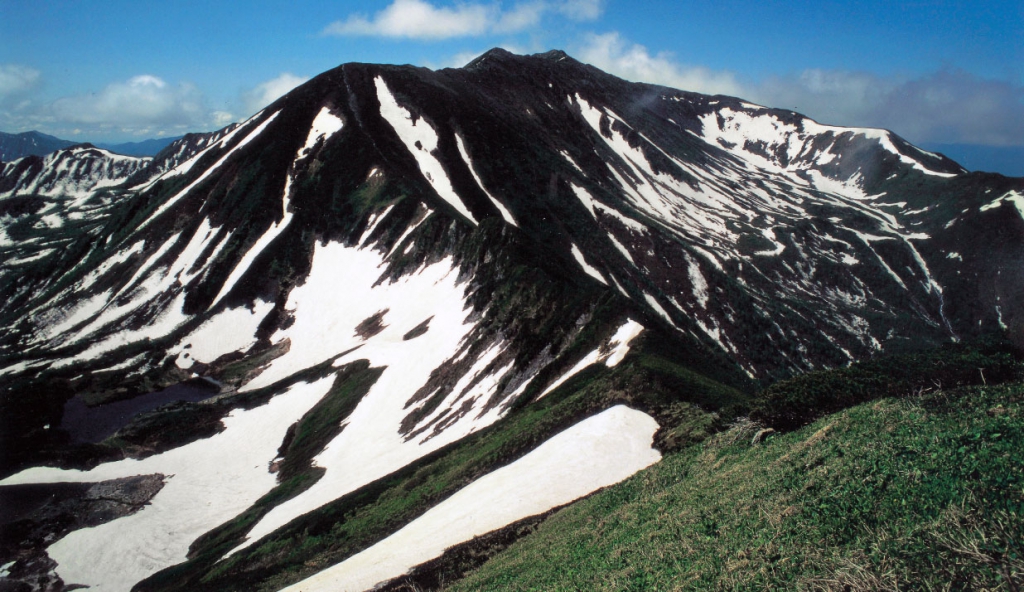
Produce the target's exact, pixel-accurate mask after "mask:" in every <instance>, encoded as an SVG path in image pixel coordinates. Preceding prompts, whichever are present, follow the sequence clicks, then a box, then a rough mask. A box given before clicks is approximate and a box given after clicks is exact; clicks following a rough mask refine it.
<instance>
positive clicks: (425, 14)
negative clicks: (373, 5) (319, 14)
mask: <svg viewBox="0 0 1024 592" xmlns="http://www.w3.org/2000/svg"><path fill="white" fill-rule="evenodd" d="M493 13H494V9H493V8H492V7H488V6H483V5H481V4H460V5H459V6H457V7H455V8H438V7H435V6H434V5H432V4H430V3H429V2H424V1H423V0H394V2H393V3H391V4H390V5H389V6H388V7H387V8H385V9H384V10H382V11H380V12H378V13H377V14H375V15H374V16H373V18H372V19H367V18H366V16H364V15H352V16H350V17H348V18H347V19H345V20H344V21H336V22H333V23H331V24H330V25H328V26H327V28H326V29H324V33H325V34H328V35H372V36H381V37H408V38H412V39H446V38H449V37H467V36H476V35H482V34H483V33H485V32H486V31H487V30H488V28H489V27H490V26H491V23H492V21H493V19H494V14H493Z"/></svg>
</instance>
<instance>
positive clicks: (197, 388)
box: [60, 380, 220, 443]
mask: <svg viewBox="0 0 1024 592" xmlns="http://www.w3.org/2000/svg"><path fill="white" fill-rule="evenodd" d="M219 392H220V389H219V388H217V387H216V386H214V385H212V384H209V383H206V382H205V381H202V380H194V381H190V382H186V383H181V384H176V385H174V386H171V387H167V388H165V389H164V390H162V391H157V392H155V393H147V394H145V395H139V396H138V397H135V398H133V399H128V400H125V401H116V402H114V403H107V404H105V405H97V406H96V407H87V406H86V405H85V403H83V402H82V401H81V400H80V399H78V398H77V397H75V398H72V399H71V400H70V401H68V402H67V403H66V404H65V405H64V417H63V419H61V422H60V428H61V429H62V430H66V431H67V432H68V433H69V434H71V440H72V441H73V442H75V443H85V442H89V443H96V442H102V441H103V440H105V439H107V438H109V437H110V436H113V435H114V434H115V433H116V432H117V430H119V429H121V428H123V427H124V426H126V425H128V423H129V422H131V420H132V419H133V418H135V417H136V416H138V415H141V414H143V413H146V412H148V411H153V410H154V409H156V408H158V407H161V406H163V405H166V404H168V403H174V402H176V401H191V402H196V401H202V400H204V399H209V398H210V397H213V396H215V395H217V394H218V393H219Z"/></svg>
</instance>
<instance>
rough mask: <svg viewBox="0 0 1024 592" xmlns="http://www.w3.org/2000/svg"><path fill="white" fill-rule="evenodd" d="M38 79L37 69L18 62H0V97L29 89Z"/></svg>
mask: <svg viewBox="0 0 1024 592" xmlns="http://www.w3.org/2000/svg"><path fill="white" fill-rule="evenodd" d="M39 79H40V74H39V71H38V70H34V69H32V68H29V67H27V66H19V65H18V64H0V99H5V98H7V97H10V96H14V95H19V94H21V93H24V92H26V91H29V90H31V89H32V88H33V87H35V86H36V85H37V84H38V83H39Z"/></svg>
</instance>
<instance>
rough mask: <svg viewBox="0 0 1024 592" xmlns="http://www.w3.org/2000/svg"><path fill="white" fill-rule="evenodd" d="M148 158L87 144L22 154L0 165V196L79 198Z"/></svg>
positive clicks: (125, 174)
mask: <svg viewBox="0 0 1024 592" xmlns="http://www.w3.org/2000/svg"><path fill="white" fill-rule="evenodd" d="M149 161H150V159H149V158H137V157H134V156H122V155H120V154H114V153H113V152H108V151H106V150H102V149H100V148H95V147H93V146H90V145H88V144H81V145H78V146H72V147H71V148H65V149H62V150H57V151H55V152H51V153H50V154H47V155H46V156H26V157H24V158H20V159H18V160H15V161H13V162H8V163H5V164H4V165H3V168H2V169H0V179H2V183H0V199H4V198H9V197H14V196H18V195H43V196H47V197H67V198H83V197H86V196H89V195H91V194H92V193H93V192H94V191H96V190H97V189H102V188H104V187H111V186H113V185H119V184H121V183H123V182H124V180H125V179H127V178H128V177H130V176H131V175H133V174H135V173H136V172H138V171H140V170H141V169H143V168H144V167H145V166H146V165H147V164H148V163H149Z"/></svg>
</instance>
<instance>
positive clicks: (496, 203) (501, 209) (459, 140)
mask: <svg viewBox="0 0 1024 592" xmlns="http://www.w3.org/2000/svg"><path fill="white" fill-rule="evenodd" d="M455 143H456V144H458V146H459V154H461V155H462V160H463V162H465V163H466V168H468V169H469V172H470V174H472V175H473V179H475V180H476V184H477V185H479V186H480V189H481V190H482V191H483V192H484V194H485V195H487V197H488V198H490V200H491V203H493V204H494V207H496V208H498V211H499V212H501V217H502V218H504V219H505V221H506V222H508V223H509V224H511V225H512V226H519V225H518V224H516V220H515V218H513V217H512V212H510V211H508V208H506V207H505V206H504V205H503V204H502V203H501V202H500V201H498V198H496V197H494V196H493V195H491V192H490V191H487V188H486V187H484V182H483V181H481V180H480V176H479V175H477V174H476V169H475V168H473V162H472V161H471V160H470V159H469V153H468V152H466V146H465V144H463V142H462V136H460V135H459V134H455Z"/></svg>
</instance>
